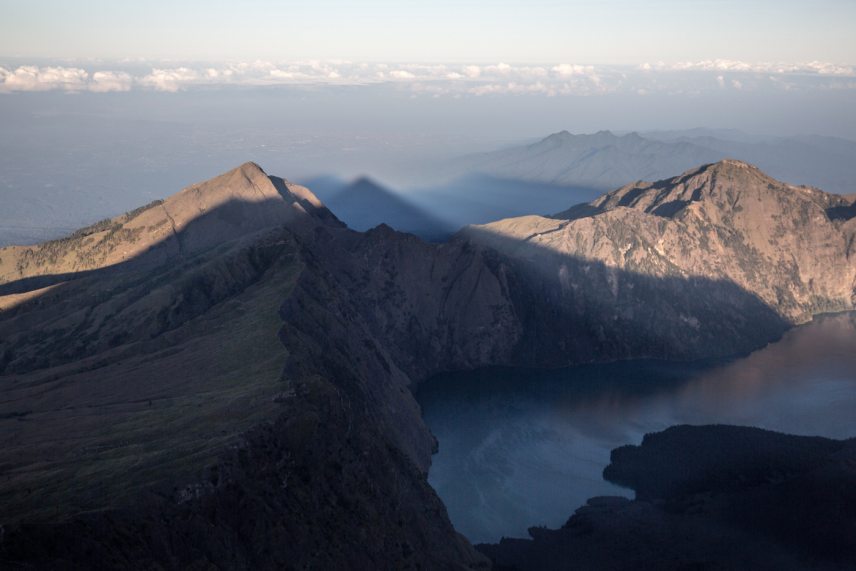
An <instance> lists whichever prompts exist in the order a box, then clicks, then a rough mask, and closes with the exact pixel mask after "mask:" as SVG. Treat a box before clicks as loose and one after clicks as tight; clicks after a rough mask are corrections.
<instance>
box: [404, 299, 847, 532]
mask: <svg viewBox="0 0 856 571" xmlns="http://www.w3.org/2000/svg"><path fill="white" fill-rule="evenodd" d="M417 397H418V399H419V401H420V403H421V405H422V407H423V411H424V415H425V420H426V422H427V423H428V425H429V426H430V428H431V430H432V431H433V432H434V434H435V435H436V436H437V438H438V440H439V443H440V451H439V453H438V454H437V455H435V456H434V460H433V465H432V467H431V471H430V473H429V481H430V483H431V484H432V485H433V486H434V488H435V489H436V490H437V492H438V493H439V495H440V497H441V498H442V499H443V501H444V502H445V504H446V506H447V508H448V510H449V516H450V517H451V519H452V523H453V524H454V525H455V527H456V528H457V529H458V531H460V532H461V533H463V534H464V535H466V536H467V537H468V538H469V539H470V540H471V541H473V542H477V543H478V542H495V541H497V540H498V539H499V538H501V537H503V536H506V537H525V536H526V535H527V533H526V529H527V528H528V527H530V526H533V525H547V526H549V527H558V526H561V525H562V524H563V523H564V522H565V521H566V520H567V518H568V517H569V516H570V515H571V514H572V513H573V512H574V510H575V509H576V508H578V507H579V506H581V505H582V504H584V503H585V501H586V499H587V498H589V497H592V496H596V495H626V496H629V497H632V495H633V492H632V490H627V489H622V488H620V487H618V486H615V485H613V484H610V483H609V482H606V481H604V480H603V478H602V477H601V473H602V471H603V468H604V467H605V466H606V465H607V464H608V463H609V453H610V451H611V450H612V449H613V448H615V447H617V446H621V445H623V444H631V443H632V444H638V443H639V442H641V440H642V436H643V435H644V434H645V433H647V432H653V431H658V430H662V429H664V428H667V427H669V426H672V425H674V424H710V423H726V424H739V425H751V426H759V427H762V428H767V429H771V430H778V431H782V432H788V433H793V434H816V435H822V436H827V437H835V438H843V437H849V436H856V314H839V315H833V316H825V317H822V318H818V319H816V320H815V321H814V322H812V323H810V324H808V325H805V326H802V327H798V328H796V329H793V330H791V331H790V332H789V333H787V334H786V335H785V336H784V338H783V339H781V340H780V341H778V342H776V343H773V344H770V345H768V346H767V347H765V348H763V349H760V350H758V351H756V352H755V353H752V354H751V355H749V356H747V357H745V358H742V359H739V360H736V361H732V362H730V363H727V364H720V365H716V366H711V365H706V366H704V365H701V364H676V363H664V362H656V361H636V362H624V363H612V364H605V365H584V366H578V367H571V368H567V369H562V370H553V371H532V370H522V369H484V370H479V371H473V372H467V373H453V374H447V375H442V376H440V377H436V378H434V379H431V380H429V381H427V382H426V383H425V384H424V385H423V386H422V387H421V388H420V391H419V393H418V395H417Z"/></svg>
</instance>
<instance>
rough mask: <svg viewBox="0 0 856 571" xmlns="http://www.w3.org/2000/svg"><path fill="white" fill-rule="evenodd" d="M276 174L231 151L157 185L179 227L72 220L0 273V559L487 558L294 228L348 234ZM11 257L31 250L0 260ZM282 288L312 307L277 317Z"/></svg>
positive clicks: (307, 239) (375, 564) (140, 564)
mask: <svg viewBox="0 0 856 571" xmlns="http://www.w3.org/2000/svg"><path fill="white" fill-rule="evenodd" d="M266 180H267V181H268V183H265V181H266ZM278 181H279V179H275V178H273V177H271V178H270V179H268V178H267V176H266V175H264V173H262V172H261V170H260V169H258V167H255V166H254V165H245V166H243V167H240V168H239V169H236V170H235V171H231V172H230V173H227V174H226V175H223V176H221V177H218V178H217V179H214V180H213V181H209V182H208V183H203V184H201V185H197V186H195V187H191V188H190V189H188V190H185V191H183V192H182V193H181V194H179V195H177V196H176V197H173V198H171V199H168V200H167V201H165V204H167V205H170V206H173V208H172V209H171V210H168V212H169V213H170V215H173V214H175V215H176V218H175V220H176V228H177V231H176V232H175V233H173V234H168V235H166V236H160V235H157V234H156V232H155V231H153V232H152V233H151V234H145V233H140V234H139V235H138V237H139V240H137V241H134V240H130V241H129V242H128V244H125V243H124V242H119V243H121V244H123V246H125V245H127V246H129V247H130V246H131V245H135V244H137V243H138V242H139V245H140V249H139V251H140V254H139V255H138V256H137V257H136V258H132V259H131V260H129V261H126V262H124V263H122V262H118V263H112V262H113V261H114V259H113V258H111V256H112V255H113V254H114V253H115V252H116V251H117V250H116V247H115V246H114V244H113V243H111V242H109V241H107V240H105V239H104V237H103V236H101V237H97V239H96V238H91V235H86V236H80V235H78V236H76V237H73V238H72V240H71V241H70V242H71V244H67V245H66V246H67V250H64V253H63V254H62V255H61V256H57V257H56V259H51V258H45V259H44V260H43V261H42V263H41V265H40V266H38V268H37V267H36V266H30V267H29V268H26V271H24V272H23V275H22V274H21V273H20V272H19V273H18V274H16V276H17V279H14V278H13V279H11V280H10V281H7V282H6V283H5V284H0V287H3V286H6V288H7V289H6V290H5V291H9V292H14V293H10V294H9V295H7V296H5V297H2V298H0V300H3V301H4V302H6V303H4V304H3V305H2V307H4V308H5V309H3V310H2V311H0V355H2V357H0V362H2V370H3V373H2V376H0V386H2V390H3V394H4V396H5V397H6V398H4V402H3V403H2V404H0V423H2V431H0V434H2V437H0V439H2V444H3V447H2V448H3V451H2V460H0V505H2V506H3V508H2V510H0V520H2V522H0V525H3V528H2V529H3V534H2V538H0V561H2V562H3V563H4V564H10V565H11V564H24V565H31V566H35V567H37V568H40V567H47V568H66V567H69V568H74V567H80V566H89V565H96V564H98V565H107V566H110V567H114V568H150V567H152V566H159V567H166V568H187V567H193V566H207V565H212V564H215V565H221V566H224V567H228V568H252V569H256V568H283V567H294V568H307V567H321V568H331V569H332V568H342V569H344V568H353V567H354V566H357V567H361V568H419V567H422V568H425V567H430V568H448V569H458V568H465V567H478V566H480V565H483V564H484V561H485V560H484V559H483V557H481V556H479V555H478V554H477V553H475V552H474V551H473V550H472V547H471V546H469V544H468V543H467V542H466V541H465V540H464V539H462V538H461V537H460V536H458V535H457V534H456V533H455V531H454V529H453V528H452V526H451V524H450V523H449V520H448V517H447V516H446V513H445V508H444V507H443V505H442V503H441V502H440V500H439V499H438V498H437V496H436V494H435V493H434V491H433V490H432V489H431V488H430V487H429V486H428V484H427V482H426V479H425V470H426V469H427V465H428V462H429V458H430V453H431V450H432V448H433V446H434V441H433V438H432V437H431V435H430V433H429V432H428V430H427V429H426V428H425V426H424V424H423V423H422V421H421V418H420V415H419V410H418V406H417V405H416V403H415V401H414V400H413V398H412V396H411V394H410V392H409V390H408V389H407V383H408V381H407V379H406V378H405V377H404V376H403V375H395V374H393V373H394V370H393V369H391V368H389V365H388V363H386V362H384V361H379V360H378V358H377V357H376V356H375V355H374V353H373V352H372V351H371V347H370V346H369V345H368V344H367V343H368V338H364V337H360V336H359V327H360V322H359V320H358V319H356V318H355V316H352V315H348V314H347V313H342V312H340V311H338V309H337V306H336V305H335V303H336V299H335V296H333V297H330V299H329V300H325V301H324V302H323V303H327V301H329V303H330V304H331V305H330V306H329V307H327V308H326V310H325V311H321V310H320V309H319V308H318V307H316V306H315V305H314V302H313V301H312V300H319V299H320V298H319V296H324V295H325V292H327V291H332V290H331V286H330V285H328V281H329V280H330V276H327V275H324V274H321V273H317V270H318V269H317V268H316V266H315V265H314V263H313V259H312V255H313V253H312V252H311V251H310V250H309V249H308V248H307V246H306V244H312V243H314V242H315V241H316V240H315V238H313V236H314V235H315V234H318V235H319V236H339V237H341V241H342V242H343V243H347V242H353V241H355V240H357V241H358V239H359V235H358V234H356V233H354V232H351V231H348V230H346V229H344V228H343V226H342V225H341V224H340V223H339V222H338V221H337V220H336V219H335V218H334V217H333V216H332V215H330V214H329V212H328V211H327V210H326V209H325V208H324V207H323V206H320V204H319V203H317V201H316V200H315V199H314V198H313V197H312V196H311V195H309V194H308V191H305V190H301V189H296V190H295V188H294V187H289V186H288V185H285V183H280V182H278ZM278 186H279V187H280V188H279V190H277V187H278ZM258 188H261V189H262V190H264V189H267V191H266V192H264V193H263V192H258V190H257V189H258ZM283 189H284V190H283ZM274 192H275V193H276V195H275V196H274V194H273V193H274ZM254 193H255V194H254ZM298 193H303V194H304V196H302V197H301V196H300V195H299V194H298ZM262 194H265V196H264V197H262ZM257 195H258V197H257ZM176 204H181V205H183V207H182V208H177V207H175V205H176ZM224 208H225V209H226V210H223V209H224ZM194 209H195V212H197V216H196V217H192V216H190V215H189V214H187V216H186V217H182V215H181V213H182V212H190V211H194ZM150 210H154V207H153V208H151V209H150ZM146 212H148V210H147V211H146ZM146 212H144V213H142V214H138V215H136V216H134V215H128V216H125V217H119V218H117V219H115V220H116V221H117V222H116V224H119V229H118V230H117V231H116V232H114V235H116V236H120V237H122V236H124V230H125V229H126V228H127V225H128V224H131V223H133V222H134V221H138V219H139V218H141V217H143V216H145V215H146ZM164 212H167V211H165V210H163V209H162V208H161V213H160V214H158V216H160V215H164ZM224 212H225V214H223V213H224ZM155 214H157V212H155V213H151V215H155ZM111 224H112V222H111ZM148 226H151V224H148V223H147V224H146V225H145V226H143V227H148ZM108 232H109V231H108ZM87 238H89V240H87ZM414 243H415V244H418V247H420V248H423V249H425V248H428V247H426V246H425V245H424V244H421V243H420V242H418V241H415V240H414ZM164 244H166V245H165V246H164ZM179 244H181V248H179V247H178V245H179ZM173 246H174V247H173ZM318 246H319V247H320V248H322V255H324V254H323V248H324V245H323V244H322V243H320V242H319V243H318ZM428 250H430V248H428ZM22 251H34V252H36V253H38V252H39V248H38V247H36V248H33V249H30V250H26V249H22V248H15V249H12V250H11V251H10V250H3V251H2V253H1V254H0V256H2V257H4V258H6V259H11V258H12V256H16V255H18V254H19V253H21V252H22ZM10 252H11V253H10ZM151 252H155V254H151ZM24 257H26V254H25V255H24ZM83 257H87V259H89V260H91V262H89V265H87V266H86V269H85V270H84V271H78V272H75V271H66V270H70V269H71V268H72V267H78V266H75V265H74V264H70V263H69V260H80V259H82V258H83ZM19 259H20V258H19ZM99 260H100V261H99ZM27 272H29V273H27ZM40 272H41V273H40ZM32 278H37V279H47V280H49V283H48V284H47V286H45V283H44V282H39V281H33V279H32ZM337 295H338V293H337ZM307 296H308V297H307ZM291 299H294V300H295V301H294V303H304V304H305V305H306V311H305V314H302V315H301V319H295V320H294V321H295V323H294V324H293V325H291V324H289V325H288V326H287V327H286V328H285V330H284V331H282V332H281V331H280V330H281V329H282V327H283V321H282V318H281V316H280V311H279V310H280V307H281V306H282V304H283V301H284V300H291ZM298 299H300V300H302V301H300V302H298V301H297V300H298ZM287 303H288V301H287ZM283 315H286V314H285V313H284V314H283ZM313 318H318V319H321V320H324V319H337V320H339V323H334V322H330V321H328V322H326V325H325V326H323V327H322V329H321V330H314V329H312V325H313V322H312V321H311V319H313ZM327 325H329V327H331V331H330V334H329V335H327V332H326V330H325V327H326V326H327ZM366 337H367V336H366ZM339 339H341V340H343V341H344V342H345V343H351V345H346V346H343V347H340V348H338V352H336V351H332V352H330V353H329V354H326V355H325V354H319V353H318V352H317V351H316V348H318V347H319V343H320V344H325V350H327V349H329V346H327V345H326V343H327V342H328V340H339ZM282 341H285V343H283V342H282ZM378 351H380V349H378ZM363 355H366V357H365V358H364V357H363ZM354 359H356V360H364V361H365V362H366V365H365V366H363V367H357V368H355V370H354V371H351V368H350V366H349V364H350V362H352V361H353V360H354ZM286 363H288V367H287V368H286V373H285V374H283V370H284V367H285V366H286ZM378 363H381V364H380V365H378ZM370 373H377V374H376V375H375V376H369V374H370ZM69 442H71V443H73V444H72V445H69Z"/></svg>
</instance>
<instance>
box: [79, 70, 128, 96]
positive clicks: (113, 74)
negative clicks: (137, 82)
mask: <svg viewBox="0 0 856 571" xmlns="http://www.w3.org/2000/svg"><path fill="white" fill-rule="evenodd" d="M133 83H134V79H133V78H132V77H131V74H129V73H125V72H124V71H96V72H95V73H93V74H92V82H91V83H90V84H89V91H94V92H96V93H107V92H110V91H130V90H131V86H132V85H133Z"/></svg>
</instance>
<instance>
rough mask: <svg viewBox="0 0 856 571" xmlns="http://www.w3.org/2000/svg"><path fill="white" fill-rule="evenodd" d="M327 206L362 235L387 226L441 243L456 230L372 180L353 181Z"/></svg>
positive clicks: (366, 178)
mask: <svg viewBox="0 0 856 571" xmlns="http://www.w3.org/2000/svg"><path fill="white" fill-rule="evenodd" d="M326 204H327V206H328V207H329V208H330V210H332V211H333V212H334V213H335V214H336V216H338V217H339V219H341V220H342V221H344V222H345V223H346V224H347V225H348V227H350V228H352V229H354V230H358V231H360V232H364V231H366V230H369V229H370V228H374V227H375V226H379V225H380V224H386V225H388V226H390V227H392V228H394V229H396V230H398V231H400V232H408V233H410V234H415V235H417V236H419V237H420V238H423V239H425V240H428V241H440V240H444V239H446V238H448V237H449V236H450V235H451V234H452V230H453V228H452V227H451V226H450V225H449V223H448V222H446V221H444V220H442V219H441V218H438V217H436V216H434V215H433V214H431V213H430V212H428V211H426V210H423V209H422V208H420V207H418V206H416V205H415V204H413V203H411V202H410V201H409V200H407V199H406V198H405V197H403V196H401V195H399V194H397V193H395V192H393V191H391V190H389V189H387V188H385V187H383V186H381V185H380V184H378V183H377V182H375V181H373V180H372V179H370V178H368V177H360V178H358V179H357V180H355V181H353V182H352V183H351V184H349V185H348V186H346V187H345V188H343V189H341V190H340V191H338V192H336V193H335V194H334V195H333V196H332V197H331V198H330V199H328V201H327V202H326Z"/></svg>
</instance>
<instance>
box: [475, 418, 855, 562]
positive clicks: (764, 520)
mask: <svg viewBox="0 0 856 571" xmlns="http://www.w3.org/2000/svg"><path fill="white" fill-rule="evenodd" d="M854 459H856V441H854V440H852V439H851V440H846V441H841V440H830V439H825V438H814V437H804V436H791V435H785V434H779V433H773V432H768V431H764V430H761V429H757V428H746V427H735V426H700V427H697V426H678V427H672V428H669V429H667V430H665V431H663V432H660V433H656V434H649V435H646V436H645V438H644V440H643V441H642V444H641V445H640V446H625V447H622V448H618V449H616V450H614V451H613V453H612V463H611V464H610V465H609V466H608V467H607V468H606V470H605V471H604V477H605V478H606V479H608V480H611V481H614V482H616V483H619V484H622V485H628V486H630V487H632V488H633V489H635V490H636V493H637V495H636V500H634V501H631V500H628V499H626V498H618V497H616V498H593V499H591V500H589V502H588V505H586V506H584V507H582V508H580V509H578V510H577V512H576V513H575V514H574V515H573V516H571V518H570V519H569V520H568V522H567V523H566V524H565V525H564V526H562V527H561V528H560V529H557V530H549V529H545V528H532V529H530V534H531V536H532V539H503V540H502V541H501V542H500V543H499V544H495V545H482V546H479V549H480V550H482V551H483V552H484V553H486V554H488V555H489V556H490V557H491V559H492V560H493V561H494V563H495V564H496V565H497V567H499V568H503V569H506V568H508V569H519V570H520V571H524V570H527V569H533V570H534V569H537V570H539V571H549V570H551V569H566V568H567V566H568V564H569V562H572V563H573V565H574V568H576V569H640V568H645V569H652V568H656V569H687V568H699V569H845V568H847V566H849V565H852V563H853V561H856V549H854V545H853V542H852V538H853V534H854V532H856V516H854V514H856V493H854V491H853V487H852V482H853V481H854V478H856V470H854Z"/></svg>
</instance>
